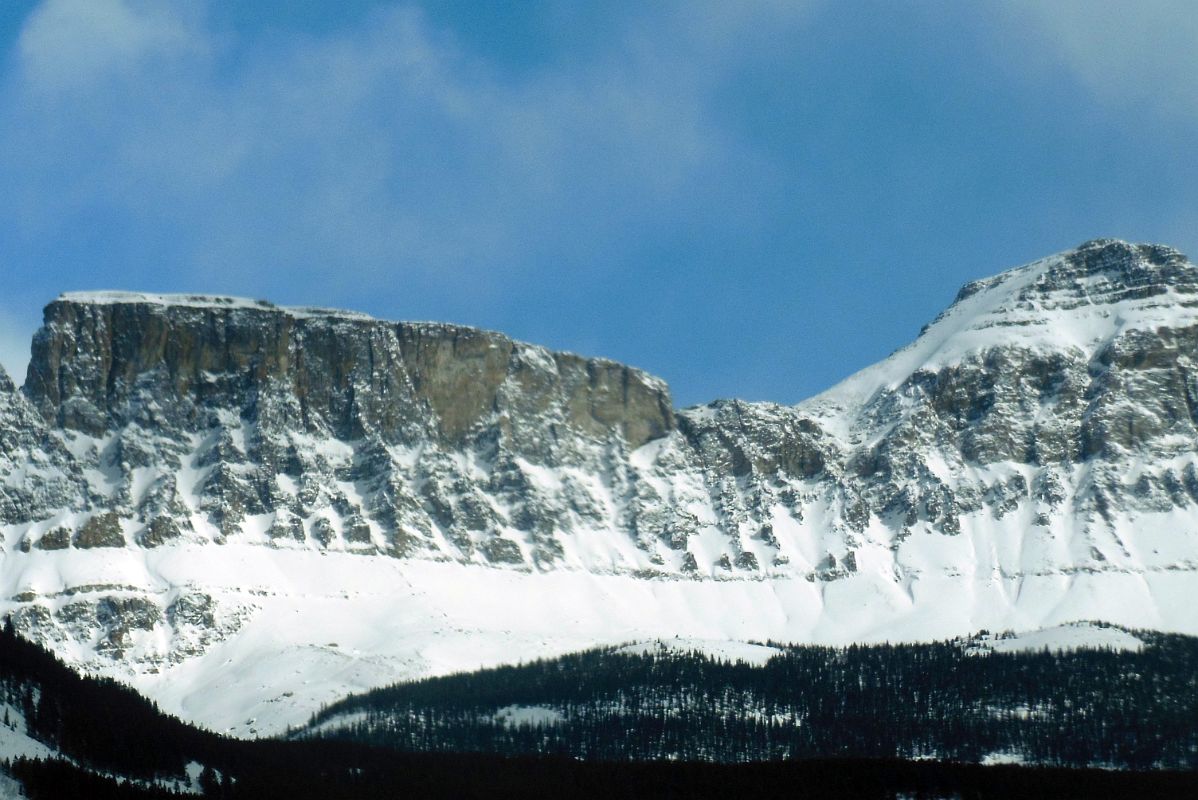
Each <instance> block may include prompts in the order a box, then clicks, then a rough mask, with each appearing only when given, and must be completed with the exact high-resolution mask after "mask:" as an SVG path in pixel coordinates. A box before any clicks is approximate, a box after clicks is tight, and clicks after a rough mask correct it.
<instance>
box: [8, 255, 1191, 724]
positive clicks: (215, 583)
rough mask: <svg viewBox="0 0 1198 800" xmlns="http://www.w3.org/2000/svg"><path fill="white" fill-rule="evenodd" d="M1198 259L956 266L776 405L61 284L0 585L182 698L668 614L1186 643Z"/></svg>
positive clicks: (743, 631) (228, 712)
mask: <svg viewBox="0 0 1198 800" xmlns="http://www.w3.org/2000/svg"><path fill="white" fill-rule="evenodd" d="M1196 345H1198V267H1195V266H1194V265H1193V264H1191V263H1189V262H1188V261H1187V260H1186V259H1185V258H1184V257H1183V256H1182V255H1181V254H1179V253H1177V252H1176V251H1173V250H1170V249H1168V248H1164V247H1160V246H1154V245H1130V244H1127V243H1123V242H1117V241H1109V240H1102V241H1096V242H1090V243H1087V244H1085V245H1083V246H1081V247H1080V248H1078V249H1077V250H1074V251H1070V252H1067V253H1064V254H1061V255H1058V256H1054V257H1051V258H1048V259H1044V260H1042V261H1039V262H1035V263H1033V264H1029V265H1027V266H1024V267H1020V268H1017V269H1015V270H1012V271H1010V272H1006V273H1003V274H1002V275H999V276H996V277H994V278H991V279H988V280H984V281H978V282H975V283H972V284H969V285H967V286H966V287H965V288H963V289H962V290H961V293H960V294H959V296H958V298H957V300H956V301H955V302H954V303H953V304H952V306H950V307H949V308H948V309H947V310H946V311H945V312H944V313H943V314H942V315H941V316H940V317H939V318H937V320H935V321H934V322H933V323H932V324H931V325H929V326H928V327H927V328H926V329H925V330H924V332H923V333H922V334H921V336H920V337H919V338H918V339H917V340H916V341H915V342H914V343H913V344H911V345H910V346H908V347H907V348H904V349H903V350H900V351H898V352H897V353H895V354H894V355H893V356H891V357H890V358H889V359H887V360H886V361H884V362H882V363H880V364H878V365H876V366H874V367H871V368H869V369H867V370H865V371H863V372H861V373H859V374H858V375H856V376H854V377H852V378H850V379H849V380H847V381H846V382H845V383H843V384H841V385H840V386H838V387H835V388H833V389H832V390H830V391H829V392H826V393H825V394H823V395H820V396H819V397H816V398H813V399H812V400H810V401H808V402H806V403H804V404H801V405H800V406H798V407H793V408H790V407H783V406H777V405H772V404H751V403H743V402H739V401H721V402H717V403H713V404H711V405H709V406H704V407H698V408H692V409H687V410H683V411H679V412H675V411H674V410H673V409H672V404H671V401H670V397H669V393H668V389H667V387H666V386H665V384H664V383H663V382H661V381H660V380H658V379H656V378H653V377H651V376H648V375H646V374H645V373H643V372H640V371H638V370H635V369H631V368H628V367H624V366H622V365H619V364H615V363H612V362H608V361H603V360H598V359H584V358H581V357H578V356H574V355H570V354H561V353H551V352H549V351H546V350H544V349H543V348H539V347H536V346H533V345H527V344H523V343H519V342H513V341H512V340H510V339H508V338H507V337H504V336H502V335H500V334H496V333H489V332H485V331H478V330H473V329H468V328H461V327H457V326H452V325H442V324H431V323H419V324H414V323H393V322H384V321H380V320H375V319H372V318H369V317H365V316H363V315H360V314H354V313H349V312H340V311H327V310H320V309H287V308H279V307H276V306H272V305H270V304H268V303H263V302H255V301H243V300H233V299H229V298H213V297H182V296H152V295H134V294H123V293H93V294H70V295H63V296H62V297H60V298H59V299H58V300H56V301H55V302H53V303H51V304H50V305H49V306H47V308H46V314H45V323H44V325H43V327H42V329H41V330H40V331H39V332H38V334H37V336H36V338H35V340H34V346H33V358H32V361H31V363H30V367H29V374H28V377H27V379H26V382H25V385H24V387H23V388H22V390H21V391H19V392H18V391H17V390H15V389H14V388H13V386H12V385H11V382H9V381H3V382H2V383H0V477H2V478H3V483H2V484H0V523H3V528H2V530H3V534H4V546H5V552H4V556H3V564H2V565H0V591H2V596H3V598H4V600H3V603H2V605H3V609H0V610H6V611H11V612H12V613H13V615H14V621H15V623H16V624H17V625H18V627H19V628H20V629H21V630H22V631H23V632H25V633H26V634H27V635H29V636H31V637H33V638H35V639H37V640H38V641H42V642H46V643H48V644H49V645H50V646H52V647H53V648H54V649H55V651H56V652H58V653H59V654H61V655H62V656H63V657H65V658H67V659H69V660H71V661H72V662H73V663H76V664H81V665H86V666H87V667H88V668H89V669H93V670H98V671H100V672H103V673H105V674H111V675H114V676H119V677H121V678H122V679H125V680H128V681H131V682H133V683H134V685H136V686H138V687H139V688H141V689H143V690H144V691H146V692H148V693H149V694H150V695H151V696H153V697H154V698H156V699H157V700H159V701H160V702H161V703H163V705H164V706H165V707H166V708H167V709H168V710H171V711H173V712H175V713H178V714H180V715H182V716H183V717H185V718H187V719H193V720H197V721H201V722H203V723H205V724H207V725H210V726H213V727H216V728H218V729H221V730H225V729H230V730H234V731H236V732H238V733H255V732H257V733H263V732H270V731H277V730H279V729H281V728H282V727H283V726H285V725H287V724H290V723H296V722H299V721H302V720H303V719H304V718H306V716H307V715H308V713H309V712H310V711H311V710H312V709H313V708H314V707H316V706H317V705H319V704H320V703H323V702H330V701H332V700H334V699H336V698H337V697H339V696H341V695H343V694H344V693H345V692H346V691H349V690H353V689H362V688H367V687H371V686H377V685H381V684H384V683H389V682H392V681H395V680H397V679H400V678H404V677H412V676H418V675H426V674H440V673H444V672H447V671H451V670H455V669H461V668H468V667H474V666H480V665H485V664H494V663H501V662H506V661H511V660H514V659H518V658H528V657H533V656H541V655H552V654H558V653H562V652H566V651H569V650H574V649H579V648H582V647H587V646H591V645H594V644H598V643H614V642H620V641H627V640H629V639H634V638H637V639H640V638H654V637H671V636H675V635H683V636H692V637H700V638H706V639H729V640H744V639H750V638H752V639H760V640H764V639H775V640H783V641H816V642H846V641H856V640H867V641H877V640H883V639H891V640H894V639H901V640H923V639H930V638H940V637H948V636H954V635H960V634H968V633H971V632H973V631H976V630H977V629H979V628H990V629H1003V628H1017V629H1032V628H1037V627H1041V626H1049V625H1056V624H1060V623H1063V622H1069V621H1071V620H1079V619H1101V620H1107V621H1111V622H1115V623H1119V624H1124V625H1129V626H1135V627H1146V628H1158V629H1164V630H1178V631H1189V632H1198V615H1194V614H1193V613H1192V611H1191V610H1190V608H1189V607H1188V600H1187V598H1189V597H1192V596H1193V595H1194V593H1195V591H1198V450H1196V447H1195V445H1196V444H1198V429H1196V425H1198V412H1196V411H1195V397H1196V396H1198V371H1195V365H1194V362H1193V357H1194V355H1195V354H1196V353H1198V348H1196Z"/></svg>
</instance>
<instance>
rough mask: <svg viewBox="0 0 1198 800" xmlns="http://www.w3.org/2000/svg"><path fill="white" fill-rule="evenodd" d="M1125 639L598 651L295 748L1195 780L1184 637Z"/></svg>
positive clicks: (446, 688)
mask: <svg viewBox="0 0 1198 800" xmlns="http://www.w3.org/2000/svg"><path fill="white" fill-rule="evenodd" d="M1137 635H1138V636H1139V637H1140V638H1141V639H1142V640H1143V641H1144V642H1145V644H1146V646H1145V647H1144V648H1143V649H1142V650H1139V651H1114V650H1107V649H1083V650H1073V651H1068V652H1050V651H1041V652H1019V653H1002V652H989V651H985V650H979V649H978V648H976V647H972V646H970V645H969V643H967V642H963V641H953V642H940V643H934V644H904V645H869V646H850V647H845V648H830V647H814V646H799V647H790V646H787V647H783V646H778V649H779V650H780V652H779V654H778V655H776V656H774V657H773V658H771V659H770V660H769V661H768V662H767V663H765V664H764V665H763V666H750V665H747V664H744V663H728V662H722V661H717V660H711V659H709V658H707V657H704V656H703V655H701V654H698V653H688V652H674V651H670V650H665V649H661V650H658V651H656V652H652V651H651V652H647V653H630V652H620V651H619V650H618V649H615V648H608V649H597V650H591V651H588V652H583V653H578V654H574V655H568V656H565V657H562V658H557V659H553V660H548V661H536V662H533V663H529V664H525V665H521V666H510V667H500V668H497V669H489V670H484V671H481V672H475V673H468V674H461V675H452V676H448V677H443V678H433V679H428V680H423V681H418V682H415V683H407V684H401V685H397V686H393V687H390V688H387V689H382V690H377V691H374V692H371V693H368V694H365V695H359V696H355V697H351V698H349V699H347V700H345V701H343V702H341V703H338V704H336V705H335V706H332V707H330V708H327V709H325V710H323V711H322V712H321V713H319V714H317V715H315V716H314V717H313V720H312V724H311V725H310V726H309V727H308V728H307V729H306V730H305V731H304V732H302V733H301V734H300V735H304V736H325V737H336V738H344V739H352V740H354V741H360V742H368V743H371V744H376V745H380V746H387V747H393V748H396V749H399V750H404V751H408V752H428V751H441V752H458V751H479V752H490V753H499V754H505V755H517V754H533V753H540V754H545V753H552V754H560V755H567V756H571V757H577V758H585V759H603V760H628V759H636V760H660V759H676V760H701V761H717V762H748V761H774V760H782V759H812V758H839V757H852V758H898V759H922V758H932V759H946V760H952V761H959V762H965V763H980V762H983V761H987V760H1008V761H1012V760H1013V761H1020V762H1025V763H1035V764H1043V765H1054V766H1071V767H1086V766H1098V767H1107V768H1116V769H1131V770H1146V769H1198V639H1195V638H1193V637H1187V636H1176V635H1162V634H1156V633H1139V634H1137Z"/></svg>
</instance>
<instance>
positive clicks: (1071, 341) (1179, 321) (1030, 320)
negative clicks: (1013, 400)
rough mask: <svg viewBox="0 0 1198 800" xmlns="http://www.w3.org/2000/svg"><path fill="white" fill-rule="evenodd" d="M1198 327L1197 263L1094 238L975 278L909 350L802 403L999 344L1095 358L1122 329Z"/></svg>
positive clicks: (837, 400) (861, 397) (823, 408)
mask: <svg viewBox="0 0 1198 800" xmlns="http://www.w3.org/2000/svg"><path fill="white" fill-rule="evenodd" d="M1193 324H1198V267H1196V266H1195V265H1194V264H1193V263H1191V262H1190V261H1189V260H1188V259H1187V258H1186V256H1185V255H1183V254H1182V253H1181V252H1179V251H1178V250H1175V249H1173V248H1171V247H1167V246H1164V245H1159V244H1132V243H1129V242H1125V241H1121V240H1118V239H1094V240H1092V241H1088V242H1085V243H1083V244H1081V245H1079V246H1078V247H1077V248H1075V249H1073V250H1067V251H1065V252H1063V253H1058V254H1056V255H1052V256H1049V257H1047V258H1043V259H1040V260H1038V261H1033V262H1031V263H1028V264H1024V265H1022V266H1019V267H1015V268H1013V269H1009V270H1006V271H1005V272H1001V273H999V274H997V275H994V276H991V277H989V278H982V279H980V280H975V281H971V282H970V283H967V284H965V286H963V287H962V288H961V290H960V292H958V294H957V297H956V299H955V300H954V301H953V303H952V304H951V305H950V306H949V307H948V308H946V309H945V310H944V311H943V312H941V313H940V315H939V316H937V317H936V319H934V320H933V321H932V322H931V323H929V324H928V325H925V326H924V328H923V330H922V331H920V335H919V337H918V338H916V339H915V341H913V342H912V343H910V344H909V345H907V346H906V347H903V348H901V349H900V350H897V351H896V352H895V353H893V354H892V355H891V356H890V357H889V358H887V359H885V360H884V361H881V362H879V363H877V364H874V365H873V366H870V367H867V368H865V369H864V370H862V371H861V372H858V373H856V374H855V375H852V376H850V377H849V378H847V379H846V380H844V381H843V382H841V383H840V384H838V385H836V386H834V387H832V388H831V389H829V390H828V391H826V392H824V393H823V394H820V395H817V396H816V397H814V398H812V399H810V400H808V401H806V402H804V403H803V404H802V407H804V408H807V409H809V410H811V411H812V413H814V414H816V415H817V416H821V417H822V416H825V415H826V414H828V413H835V409H839V408H846V407H849V406H856V405H859V404H860V403H862V402H863V401H865V400H867V399H868V398H870V397H872V396H874V395H875V394H877V393H878V392H879V391H881V390H884V389H895V388H896V387H898V386H899V385H901V384H902V383H903V382H904V381H906V380H907V379H908V378H910V377H911V376H912V375H913V374H914V373H915V372H917V371H920V370H923V371H936V370H939V369H942V368H944V367H945V366H950V365H954V364H959V363H961V362H962V361H964V360H967V359H970V358H975V357H978V356H980V355H981V354H983V353H985V352H990V351H994V350H996V349H999V348H1011V349H1015V350H1021V351H1034V352H1039V353H1055V352H1064V351H1069V352H1072V353H1074V354H1075V355H1078V356H1079V357H1081V358H1083V359H1089V358H1092V357H1093V356H1094V355H1095V354H1097V353H1098V352H1100V351H1101V350H1102V349H1103V348H1104V347H1106V346H1107V345H1108V344H1109V343H1111V342H1113V341H1114V340H1115V339H1117V338H1119V337H1120V336H1121V335H1122V334H1124V333H1126V332H1128V331H1133V330H1156V329H1159V328H1177V327H1185V326H1188V325H1193Z"/></svg>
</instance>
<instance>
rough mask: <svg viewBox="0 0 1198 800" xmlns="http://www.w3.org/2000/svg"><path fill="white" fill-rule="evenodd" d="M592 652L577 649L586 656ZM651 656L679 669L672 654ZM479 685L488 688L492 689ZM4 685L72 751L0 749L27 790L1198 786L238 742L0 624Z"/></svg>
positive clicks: (577, 793)
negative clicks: (15, 755)
mask: <svg viewBox="0 0 1198 800" xmlns="http://www.w3.org/2000/svg"><path fill="white" fill-rule="evenodd" d="M589 657H590V656H580V657H579V658H581V659H582V660H581V661H580V662H578V663H580V664H585V663H587V658H589ZM552 663H553V662H547V663H546V664H543V665H542V666H543V667H545V668H546V669H556V668H550V667H549V664H552ZM645 666H646V668H647V669H651V670H652V669H658V670H669V669H670V668H669V665H668V664H667V663H666V662H662V663H658V664H656V665H653V664H646V665H645ZM697 668H699V669H702V668H703V667H701V666H698V667H697ZM520 671H521V670H516V672H517V673H519V672H520ZM562 672H563V674H565V673H566V668H565V667H564V666H563V667H562ZM660 674H661V675H664V674H666V673H664V672H663V673H660ZM702 674H703V673H695V675H696V676H699V675H702ZM578 678H579V674H578V673H574V674H573V676H571V679H572V680H573V681H574V682H575V683H577V681H578ZM598 679H600V680H607V678H598ZM612 680H615V678H612ZM485 683H486V681H484V684H479V686H480V687H481V686H482V685H485ZM564 683H568V681H566V682H564ZM617 683H618V681H617ZM426 684H427V682H426ZM613 685H614V684H613ZM477 691H479V692H480V693H482V694H480V695H479V696H487V695H485V691H491V689H487V690H485V691H484V690H483V689H482V688H479V689H478V690H477ZM0 693H2V695H3V698H4V699H5V701H6V702H7V703H9V704H10V705H11V706H12V711H11V717H12V719H9V720H7V722H8V724H9V725H10V727H12V728H14V729H17V728H19V726H21V725H27V731H28V733H29V734H31V735H32V736H34V738H36V739H38V740H39V741H41V742H43V743H44V744H46V745H48V746H50V747H51V748H52V749H54V750H57V751H58V752H60V753H62V756H63V757H62V758H59V759H56V760H51V761H40V760H28V759H17V760H15V761H12V762H11V763H10V762H9V761H8V758H9V755H8V754H4V753H0V760H2V764H0V766H2V767H3V768H4V769H5V770H6V771H7V772H8V773H9V774H10V775H12V776H14V777H15V778H16V779H18V780H19V781H20V782H21V783H22V785H23V787H24V791H25V794H26V796H27V797H29V798H31V800H60V799H61V798H68V797H79V798H91V799H94V800H108V799H109V798H112V800H160V799H161V798H175V797H182V796H188V795H183V794H179V793H177V792H176V791H173V790H172V789H171V788H170V787H171V786H172V785H177V782H178V781H179V780H180V779H182V778H183V776H184V770H185V768H186V765H187V764H189V763H195V764H199V765H203V772H202V774H201V775H200V778H199V786H198V788H199V789H200V790H201V792H202V794H203V796H205V797H210V798H220V799H221V800H242V799H243V798H253V799H254V800H271V798H286V800H307V799H308V798H321V800H350V799H351V798H352V800H371V798H394V797H413V798H455V799H456V798H484V797H486V798H508V797H511V798H516V797H520V798H528V797H549V796H558V797H572V798H573V797H580V798H587V797H620V798H639V797H663V798H684V797H685V798H707V797H711V798H716V797H719V798H724V800H726V798H728V797H739V796H745V795H758V796H761V797H802V798H812V797H816V798H818V797H836V798H845V799H847V800H852V799H853V798H869V799H870V800H875V799H880V798H894V797H897V796H910V797H922V798H936V797H961V798H1020V797H1027V798H1032V797H1036V798H1040V797H1068V798H1104V797H1112V798H1114V797H1119V798H1126V797H1147V796H1152V797H1177V798H1182V797H1186V798H1189V797H1194V796H1195V795H1196V793H1198V775H1196V774H1194V773H1183V772H1176V771H1175V772H1166V771H1156V772H1140V773H1133V772H1126V773H1110V772H1105V771H1098V770H1063V769H1052V768H1029V767H978V766H972V765H964V764H951V763H939V762H930V761H899V760H890V759H854V758H840V759H824V760H810V761H808V760H798V761H796V760H791V761H779V762H773V763H755V764H736V765H728V764H717V763H687V762H662V763H647V762H640V763H636V762H627V761H624V762H619V763H614V762H603V761H588V762H583V761H579V760H577V759H574V758H566V757H561V756H552V755H550V756H535V757H534V756H517V757H504V756H500V755H493V754H490V755H489V754H485V753H475V752H462V753H403V752H396V751H395V750H393V749H385V748H380V747H376V746H371V745H369V744H364V743H359V742H353V741H326V740H303V741H286V740H260V741H241V740H236V739H229V738H226V737H222V736H218V735H216V734H213V733H209V732H206V731H202V730H198V729H196V728H193V727H191V726H189V725H187V724H185V723H183V722H181V721H180V720H178V719H175V718H173V717H170V716H167V715H164V714H162V713H161V712H160V711H159V710H158V709H156V708H155V707H154V705H153V704H152V703H150V702H148V701H146V700H145V699H144V698H142V697H141V696H140V695H138V694H137V693H135V692H133V691H132V690H130V689H128V688H126V687H124V686H121V685H119V684H116V683H114V682H112V681H107V680H97V679H94V678H89V677H83V676H80V675H78V674H77V673H75V672H74V671H72V670H71V669H70V668H68V667H66V666H65V665H64V664H62V663H61V662H59V661H58V660H57V659H55V658H54V657H53V656H52V655H50V654H49V653H47V652H46V651H44V650H42V649H41V648H40V647H38V646H37V645H34V644H32V643H30V642H27V641H25V640H23V639H21V638H19V637H17V636H16V635H15V634H14V633H13V632H12V630H11V629H10V628H9V629H5V630H3V631H0ZM504 702H505V703H510V701H508V700H506V699H505V700H504ZM18 716H19V717H23V718H24V719H17V717H18ZM191 796H194V795H191Z"/></svg>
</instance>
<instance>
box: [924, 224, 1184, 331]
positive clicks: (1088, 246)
mask: <svg viewBox="0 0 1198 800" xmlns="http://www.w3.org/2000/svg"><path fill="white" fill-rule="evenodd" d="M1026 278H1031V280H1020V279H1026ZM1015 285H1017V286H1018V287H1019V289H1020V291H1019V292H1018V293H1017V294H1016V298H1015V299H1017V300H1019V301H1025V302H1027V301H1033V300H1035V299H1036V298H1037V297H1039V298H1048V297H1050V296H1052V295H1056V296H1057V300H1056V302H1057V303H1060V302H1062V301H1066V300H1067V299H1069V298H1072V299H1073V301H1075V302H1076V303H1077V304H1095V303H1099V302H1105V303H1109V302H1118V301H1119V300H1121V299H1134V298H1142V297H1148V296H1151V295H1156V294H1161V293H1163V292H1165V291H1166V290H1168V289H1169V288H1170V287H1172V288H1174V289H1176V290H1179V291H1183V292H1185V293H1187V294H1191V293H1195V292H1196V291H1198V267H1195V266H1194V265H1193V264H1192V263H1190V261H1189V259H1188V258H1186V256H1185V254H1184V253H1182V252H1181V251H1179V250H1176V249H1174V248H1172V247H1169V246H1167V245H1161V244H1132V243H1130V242H1125V241H1122V240H1120V239H1092V240H1090V241H1088V242H1084V243H1082V244H1081V245H1079V246H1078V247H1076V248H1075V249H1073V250H1067V251H1065V252H1063V253H1058V254H1057V255H1055V256H1050V257H1048V258H1045V259H1041V260H1039V261H1033V262H1032V263H1030V264H1025V265H1023V266H1020V267H1016V268H1014V269H1011V270H1007V271H1006V272H1002V273H999V274H998V275H995V276H992V277H989V278H982V279H980V280H976V281H971V282H969V283H967V284H965V285H964V286H962V287H961V291H960V292H958V293H957V297H956V299H955V300H954V301H953V305H956V304H957V303H960V302H961V301H963V300H966V299H968V298H970V297H972V296H974V295H976V294H978V293H980V292H984V291H989V290H995V289H999V288H1000V287H1004V286H1005V287H1008V288H1010V287H1012V286H1015ZM946 313H947V312H946ZM942 316H943V315H942Z"/></svg>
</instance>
